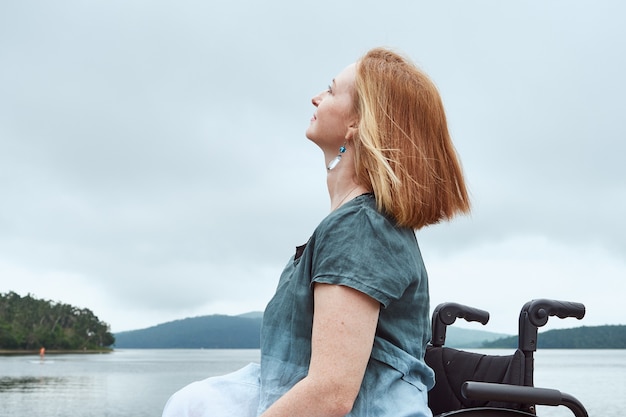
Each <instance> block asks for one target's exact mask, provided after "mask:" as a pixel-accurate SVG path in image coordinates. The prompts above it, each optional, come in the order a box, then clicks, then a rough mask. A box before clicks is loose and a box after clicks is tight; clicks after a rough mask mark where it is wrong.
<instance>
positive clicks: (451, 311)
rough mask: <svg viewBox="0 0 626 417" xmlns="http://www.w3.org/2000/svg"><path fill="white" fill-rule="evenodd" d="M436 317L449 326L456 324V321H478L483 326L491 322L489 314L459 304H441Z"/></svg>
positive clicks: (436, 309)
mask: <svg viewBox="0 0 626 417" xmlns="http://www.w3.org/2000/svg"><path fill="white" fill-rule="evenodd" d="M435 316H436V317H438V319H439V320H440V321H441V322H442V323H443V324H445V325H448V326H449V325H451V324H452V323H454V322H455V321H456V319H464V320H465V321H477V322H479V323H481V324H487V322H488V321H489V312H487V311H485V310H480V309H478V308H474V307H469V306H466V305H463V304H458V303H442V304H439V305H438V306H437V307H436V308H435V311H434V313H433V317H435Z"/></svg>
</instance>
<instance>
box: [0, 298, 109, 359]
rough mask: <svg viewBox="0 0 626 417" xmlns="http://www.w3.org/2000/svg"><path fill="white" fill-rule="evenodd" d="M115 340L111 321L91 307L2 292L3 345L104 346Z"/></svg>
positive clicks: (0, 325)
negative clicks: (101, 318) (99, 315)
mask: <svg viewBox="0 0 626 417" xmlns="http://www.w3.org/2000/svg"><path fill="white" fill-rule="evenodd" d="M113 343H115V338H114V337H113V335H112V334H111V333H110V331H109V326H108V324H106V323H104V322H102V321H100V320H99V319H98V317H96V315H94V313H93V312H92V311H91V310H89V309H87V308H78V307H74V306H72V305H69V304H63V303H58V302H53V301H49V300H39V299H36V298H34V297H32V296H31V295H30V294H28V295H26V296H24V297H21V296H20V295H19V294H16V293H14V292H9V293H6V294H0V349H23V350H33V349H39V348H41V347H45V348H46V349H50V350H85V349H87V350H91V349H101V348H104V347H107V346H111V345H112V344H113Z"/></svg>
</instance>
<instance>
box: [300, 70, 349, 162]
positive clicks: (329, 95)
mask: <svg viewBox="0 0 626 417" xmlns="http://www.w3.org/2000/svg"><path fill="white" fill-rule="evenodd" d="M355 75H356V65H355V64H352V65H350V66H348V67H346V68H345V69H344V70H343V71H341V72H340V73H339V74H338V75H337V76H336V77H335V79H334V80H333V81H332V83H331V85H329V86H328V89H327V90H325V91H322V92H321V93H319V94H318V95H316V96H315V97H313V99H312V100H311V101H312V103H313V105H314V106H315V107H316V109H315V113H314V114H313V117H312V118H311V124H310V125H309V127H308V129H307V130H306V136H307V138H309V139H310V140H311V141H313V142H314V143H316V144H317V145H318V146H320V147H321V148H322V149H324V148H326V147H329V148H330V150H334V151H336V150H338V149H339V147H340V146H341V145H343V144H344V143H345V141H346V139H347V138H348V136H349V132H350V130H351V129H355V128H356V125H357V123H358V119H357V115H356V112H355V110H354V82H355Z"/></svg>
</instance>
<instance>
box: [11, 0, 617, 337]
mask: <svg viewBox="0 0 626 417" xmlns="http://www.w3.org/2000/svg"><path fill="white" fill-rule="evenodd" d="M622 12H623V6H621V5H616V4H613V3H611V2H596V3H594V4H593V5H591V4H588V3H587V2H581V1H575V2H571V1H568V2H561V1H557V2H551V3H549V4H545V3H542V2H531V3H525V4H522V3H519V4H517V3H506V4H504V3H501V2H497V1H492V2H484V3H481V4H475V3H472V4H468V3H466V2H460V1H454V2H448V3H446V4H430V3H426V2H405V1H391V2H386V3H385V4H379V3H377V2H369V1H365V2H358V3H357V2H342V3H338V4H337V3H333V2H330V1H319V2H317V3H316V4H315V5H301V4H298V3H293V2H286V1H271V2H269V3H268V2H264V3H258V2H246V1H242V2H200V1H192V0H184V1H180V2H177V3H176V4H174V3H171V2H164V1H157V2H143V1H139V0H137V1H130V2H121V1H108V2H88V3H84V2H76V1H69V0H68V1H62V2H56V3H54V4H53V3H47V2H41V1H24V2H12V3H7V4H3V5H2V6H0V60H1V61H2V63H3V65H2V66H0V291H2V292H6V291H11V290H13V291H17V292H21V293H27V292H31V293H34V294H36V295H37V296H40V297H42V298H47V299H54V300H60V301H63V302H71V303H74V304H76V305H79V306H86V307H89V308H91V309H93V310H94V312H95V313H96V314H97V315H98V316H99V317H100V318H101V319H103V320H105V321H107V322H109V323H111V325H112V327H113V330H114V331H121V330H129V329H134V328H139V327H145V326H149V325H154V324H156V323H157V322H161V321H165V320H171V319H177V318H182V317H184V316H186V315H198V314H211V313H238V312H240V313H243V312H245V311H249V310H258V309H261V308H263V306H264V305H265V303H266V302H267V301H268V300H269V298H270V297H271V295H272V292H273V290H274V288H275V285H276V282H277V279H278V275H279V274H280V271H281V269H282V266H283V265H284V264H285V262H286V261H287V259H288V257H289V256H290V255H291V254H292V252H293V248H294V247H295V246H296V245H298V244H301V243H303V242H305V241H306V239H307V238H308V237H309V235H310V233H311V232H312V231H313V229H314V228H315V226H316V225H317V223H318V222H319V221H320V220H321V219H322V218H323V217H324V216H325V215H326V213H327V211H328V209H329V204H328V197H327V195H326V185H325V170H324V167H323V161H322V155H321V152H320V151H319V150H318V149H316V147H315V146H314V145H313V144H312V143H310V142H309V141H308V140H307V139H306V138H305V137H304V130H305V129H306V126H307V124H308V120H309V118H310V117H311V114H312V111H313V106H312V105H311V103H310V97H312V96H313V95H314V94H316V93H317V92H318V91H319V90H321V89H323V88H324V87H325V86H326V85H327V84H328V82H329V80H331V79H332V78H333V77H334V76H335V74H336V73H338V72H339V71H340V70H341V69H342V68H343V67H345V66H346V65H347V64H349V63H350V62H352V61H354V60H356V59H357V58H358V57H359V56H360V55H361V54H362V53H364V52H365V51H366V50H367V49H369V48H370V47H373V46H378V45H383V46H391V47H394V48H396V49H398V50H400V51H402V52H404V53H406V54H407V55H409V56H410V57H412V58H413V59H414V60H415V61H416V62H417V63H418V65H420V66H421V67H422V68H424V69H425V70H426V71H427V72H428V73H429V74H430V75H431V77H432V78H433V80H434V81H435V82H436V84H437V85H438V87H439V89H440V91H441V94H442V97H443V99H444V103H445V105H446V108H447V113H448V119H449V124H450V129H451V132H452V134H453V137H454V140H455V144H456V146H457V149H458V151H459V154H460V155H461V158H462V161H463V166H464V169H465V172H466V174H467V180H468V183H469V186H470V189H471V192H472V198H473V205H474V210H473V213H472V214H471V216H469V217H466V218H460V219H457V220H455V221H454V222H452V223H450V224H441V225H436V226H433V227H429V228H427V229H425V230H423V231H420V233H419V236H420V242H421V245H422V250H423V251H424V255H425V258H426V261H427V267H428V269H429V271H430V275H431V281H432V286H433V302H435V300H439V299H444V298H446V299H447V298H448V297H447V296H448V295H449V296H450V297H453V296H454V297H458V298H460V299H461V300H462V301H464V300H467V301H468V302H469V301H476V302H475V303H474V302H472V303H470V304H476V307H479V308H481V304H482V307H483V308H491V309H492V310H493V313H492V316H493V317H494V318H493V319H492V320H497V319H495V316H496V314H495V313H496V312H497V313H502V314H497V316H500V315H505V314H509V316H510V317H512V316H515V315H516V314H518V312H519V308H520V307H521V304H523V302H525V301H527V300H524V301H522V298H527V297H538V298H545V297H547V296H548V294H549V296H552V295H554V296H555V297H557V298H565V297H566V296H567V297H570V296H571V297H572V298H573V299H575V300H578V301H581V302H587V303H588V304H589V308H588V311H589V312H588V319H586V320H585V322H583V323H584V324H604V323H605V322H608V323H624V322H626V316H620V315H619V314H618V315H616V314H614V313H611V312H609V311H608V310H607V308H606V307H605V306H610V305H613V303H614V302H615V298H616V297H617V295H616V294H618V293H620V292H619V291H616V288H621V285H622V284H621V278H622V277H623V276H624V275H625V272H626V268H625V267H624V262H625V255H624V254H626V241H625V238H624V236H626V230H625V226H624V222H623V221H621V218H622V217H623V213H624V212H626V168H625V166H624V164H623V163H622V161H621V158H622V155H623V154H624V152H625V151H626V149H625V147H626V145H624V141H623V140H622V139H623V138H624V137H625V136H626V127H625V126H624V124H623V123H622V122H621V119H622V115H623V114H624V113H625V110H626V109H625V105H624V103H623V100H622V97H624V96H625V95H626V82H625V79H624V77H623V74H624V73H626V62H625V60H626V58H625V57H624V56H623V54H618V53H615V51H621V50H624V47H625V46H626V45H624V42H625V41H624V39H626V36H624V35H625V34H624V27H623V24H622V22H621V20H620V19H619V16H621V15H622ZM468 271H469V272H468ZM480 271H482V272H480ZM461 277H463V278H461ZM503 277H508V278H506V279H504V278H503ZM591 277H592V278H591ZM524 280H526V281H529V284H528V285H529V287H528V288H532V289H533V290H532V291H531V290H524V291H521V290H519V289H512V288H510V287H508V286H507V287H505V286H504V283H507V285H511V286H515V285H519V282H520V281H524ZM440 283H445V286H443V287H442V286H441V285H442V284H440ZM508 283H510V284H508ZM565 283H567V285H565ZM524 288H526V286H525V287H524ZM600 299H604V302H602V301H599V300H600ZM451 301H457V300H451ZM518 304H519V306H518ZM505 312H506V313H505ZM511 314H512V316H511ZM516 320H517V318H516V317H514V318H512V319H511V318H509V320H508V323H507V324H505V323H499V324H496V323H497V321H494V322H493V325H494V326H497V328H499V329H504V328H506V329H509V326H510V325H511V324H513V325H514V324H515V323H516ZM576 324H578V323H576ZM563 325H566V326H568V325H574V324H573V323H569V322H568V323H566V324H563Z"/></svg>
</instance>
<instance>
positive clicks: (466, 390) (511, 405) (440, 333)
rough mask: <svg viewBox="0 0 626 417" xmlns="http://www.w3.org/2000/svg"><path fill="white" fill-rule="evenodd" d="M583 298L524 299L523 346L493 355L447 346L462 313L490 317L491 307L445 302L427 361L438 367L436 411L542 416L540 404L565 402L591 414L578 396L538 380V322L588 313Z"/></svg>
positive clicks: (466, 416)
mask: <svg viewBox="0 0 626 417" xmlns="http://www.w3.org/2000/svg"><path fill="white" fill-rule="evenodd" d="M584 315H585V306H584V305H583V304H580V303H574V302H568V301H557V300H548V299H538V300H532V301H529V302H527V303H526V304H524V306H523V307H522V310H521V312H520V317H519V333H518V348H517V350H515V352H514V353H513V354H512V355H509V356H491V355H484V354H480V353H475V352H466V351H463V350H457V349H454V348H449V347H445V346H444V344H445V339H446V328H447V326H449V325H451V324H453V323H454V322H455V321H456V319H457V318H460V319H464V320H466V321H468V322H474V321H475V322H480V323H482V324H483V325H484V324H486V323H487V322H488V321H489V313H488V312H486V311H484V310H480V309H476V308H472V307H468V306H465V305H462V304H457V303H443V304H439V305H438V306H437V307H436V308H435V310H434V312H433V316H432V339H431V343H430V345H429V346H428V348H427V350H426V357H425V360H426V363H427V364H428V365H429V366H430V367H431V368H432V369H433V370H434V371H435V380H436V382H435V386H434V388H433V389H432V390H431V391H429V394H428V402H429V407H430V408H431V410H432V411H433V415H434V416H436V417H448V416H450V417H457V416H458V417H522V416H536V406H537V405H545V406H565V407H567V408H568V409H569V410H571V412H572V413H573V414H574V416H575V417H589V415H588V413H587V410H586V409H585V407H584V406H583V404H582V403H581V402H580V401H578V400H577V399H576V398H575V397H573V396H571V395H569V394H567V393H563V392H561V391H559V390H556V389H548V388H537V387H535V386H534V381H533V373H534V357H533V354H534V352H535V351H536V350H537V335H538V328H539V327H542V326H544V325H545V324H546V323H547V322H548V319H549V317H551V316H556V317H559V318H567V317H575V318H577V319H579V320H580V319H582V318H583V317H584Z"/></svg>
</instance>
